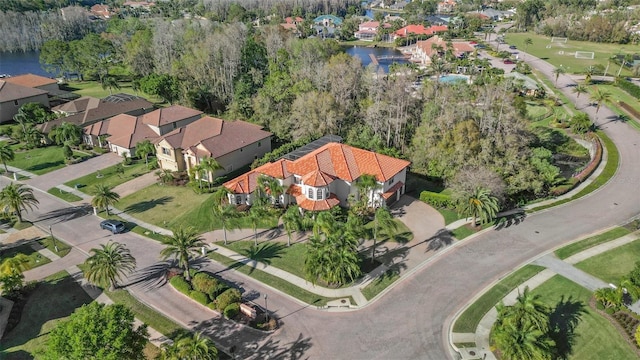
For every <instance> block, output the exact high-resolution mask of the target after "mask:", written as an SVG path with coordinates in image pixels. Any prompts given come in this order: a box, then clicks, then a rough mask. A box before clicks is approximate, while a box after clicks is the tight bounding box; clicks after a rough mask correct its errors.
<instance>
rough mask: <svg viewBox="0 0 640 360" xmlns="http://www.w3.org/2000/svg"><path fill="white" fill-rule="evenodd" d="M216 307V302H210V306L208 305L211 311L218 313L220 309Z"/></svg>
mask: <svg viewBox="0 0 640 360" xmlns="http://www.w3.org/2000/svg"><path fill="white" fill-rule="evenodd" d="M216 305H217V304H216V302H215V301H214V302H210V303H208V304H207V307H208V308H209V309H211V310H215V311H217V310H218V308H216Z"/></svg>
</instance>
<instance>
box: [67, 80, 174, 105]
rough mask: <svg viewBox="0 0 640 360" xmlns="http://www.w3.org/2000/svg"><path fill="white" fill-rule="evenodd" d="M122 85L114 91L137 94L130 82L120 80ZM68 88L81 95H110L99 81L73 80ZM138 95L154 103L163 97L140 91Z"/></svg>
mask: <svg viewBox="0 0 640 360" xmlns="http://www.w3.org/2000/svg"><path fill="white" fill-rule="evenodd" d="M118 84H119V85H120V90H116V89H113V93H114V94H117V93H125V94H131V95H135V94H136V92H135V91H133V89H132V88H131V83H130V82H120V81H119V82H118ZM67 88H68V90H70V91H73V92H74V93H76V94H78V95H81V96H92V97H96V98H100V99H101V98H104V97H107V96H109V90H108V89H103V88H102V85H101V84H100V83H99V82H98V81H72V82H69V84H68V85H67ZM138 96H140V97H143V98H145V99H147V100H149V101H151V102H153V103H155V104H156V105H157V104H160V103H162V99H161V98H159V97H157V96H154V95H149V94H146V93H143V92H141V91H138Z"/></svg>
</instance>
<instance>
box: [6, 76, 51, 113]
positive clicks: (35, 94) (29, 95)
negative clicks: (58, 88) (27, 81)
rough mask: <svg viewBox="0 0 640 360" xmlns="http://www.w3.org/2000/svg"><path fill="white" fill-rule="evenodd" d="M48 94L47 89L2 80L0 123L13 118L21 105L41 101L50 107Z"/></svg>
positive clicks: (40, 102)
mask: <svg viewBox="0 0 640 360" xmlns="http://www.w3.org/2000/svg"><path fill="white" fill-rule="evenodd" d="M47 94H48V92H47V91H46V90H42V89H37V88H32V87H27V86H23V85H18V84H13V83H11V82H8V81H5V80H0V123H3V122H6V121H10V120H11V119H13V116H14V115H15V114H17V113H18V110H19V109H20V107H21V106H22V105H24V104H27V103H39V104H42V105H44V106H45V107H47V108H48V107H49V97H48V95H47Z"/></svg>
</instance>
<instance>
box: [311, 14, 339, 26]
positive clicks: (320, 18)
mask: <svg viewBox="0 0 640 360" xmlns="http://www.w3.org/2000/svg"><path fill="white" fill-rule="evenodd" d="M325 20H329V21H330V22H331V23H333V24H334V25H341V24H342V18H339V17H337V16H335V15H320V16H318V17H317V18H315V19H313V22H314V23H316V24H317V23H321V22H324V21H325Z"/></svg>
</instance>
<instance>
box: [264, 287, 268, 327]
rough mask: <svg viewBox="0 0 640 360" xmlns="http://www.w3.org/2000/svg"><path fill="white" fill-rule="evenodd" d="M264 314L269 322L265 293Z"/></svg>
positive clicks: (265, 295)
mask: <svg viewBox="0 0 640 360" xmlns="http://www.w3.org/2000/svg"><path fill="white" fill-rule="evenodd" d="M264 315H265V316H266V319H267V322H269V307H268V306H267V294H264Z"/></svg>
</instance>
